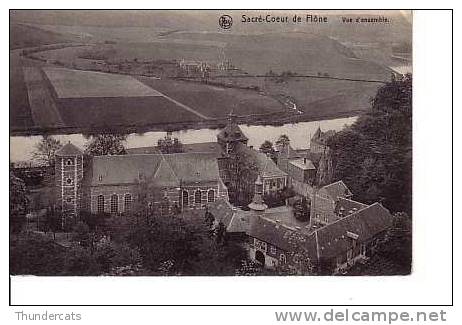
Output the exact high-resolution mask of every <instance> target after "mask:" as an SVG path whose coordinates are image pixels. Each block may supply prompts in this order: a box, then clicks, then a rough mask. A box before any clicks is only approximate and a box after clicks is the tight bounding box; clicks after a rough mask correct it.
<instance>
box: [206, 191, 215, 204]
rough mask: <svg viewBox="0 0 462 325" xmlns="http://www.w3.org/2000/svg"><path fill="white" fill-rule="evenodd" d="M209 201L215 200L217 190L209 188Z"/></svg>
mask: <svg viewBox="0 0 462 325" xmlns="http://www.w3.org/2000/svg"><path fill="white" fill-rule="evenodd" d="M207 202H215V191H214V190H209V191H208V192H207Z"/></svg>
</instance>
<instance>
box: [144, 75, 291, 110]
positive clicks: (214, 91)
mask: <svg viewBox="0 0 462 325" xmlns="http://www.w3.org/2000/svg"><path fill="white" fill-rule="evenodd" d="M137 78H138V79H139V80H140V81H142V82H144V83H145V84H147V85H149V86H150V87H152V88H154V89H157V90H159V91H160V92H162V93H163V94H165V95H167V96H169V97H172V98H174V99H176V100H178V101H179V102H181V103H183V104H186V105H188V106H190V107H192V108H193V109H195V110H197V111H198V112H200V113H202V114H204V115H206V116H209V117H211V118H219V119H224V118H226V116H227V115H228V114H229V112H231V111H234V113H235V114H236V115H239V116H247V115H260V114H269V113H276V112H282V111H286V110H287V109H286V108H285V107H284V106H283V105H282V104H281V103H279V102H278V101H277V100H275V99H273V98H271V97H268V96H264V95H261V94H259V93H258V92H256V91H252V90H242V89H234V88H220V87H214V86H210V85H205V84H199V83H193V82H186V81H174V80H157V79H154V78H147V77H137Z"/></svg>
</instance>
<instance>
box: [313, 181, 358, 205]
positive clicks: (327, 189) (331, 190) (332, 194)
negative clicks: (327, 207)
mask: <svg viewBox="0 0 462 325" xmlns="http://www.w3.org/2000/svg"><path fill="white" fill-rule="evenodd" d="M319 192H320V194H326V195H327V196H329V198H330V199H332V200H334V201H337V199H338V198H339V197H349V196H352V195H353V194H352V193H351V191H350V190H349V189H348V187H347V186H346V185H345V183H344V182H343V181H337V182H335V183H332V184H329V185H325V186H323V187H321V189H320V190H319Z"/></svg>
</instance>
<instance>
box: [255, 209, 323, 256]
mask: <svg viewBox="0 0 462 325" xmlns="http://www.w3.org/2000/svg"><path fill="white" fill-rule="evenodd" d="M249 235H250V236H251V237H254V238H257V239H259V240H262V241H264V242H266V243H269V244H271V245H274V246H276V247H278V248H280V249H282V250H284V251H286V252H292V253H293V252H301V251H303V252H305V253H306V255H307V257H309V258H310V259H312V260H313V261H315V260H317V248H316V238H315V234H314V233H311V234H309V235H307V234H303V233H301V232H300V231H298V230H296V229H295V228H292V227H288V226H286V225H284V224H282V223H278V222H276V221H274V220H271V219H268V218H266V216H262V217H255V218H253V219H252V221H251V226H250V233H249Z"/></svg>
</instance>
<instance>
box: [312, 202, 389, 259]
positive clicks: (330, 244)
mask: <svg viewBox="0 0 462 325" xmlns="http://www.w3.org/2000/svg"><path fill="white" fill-rule="evenodd" d="M392 221H393V216H392V215H391V214H390V212H389V211H388V210H387V209H385V208H384V207H383V206H382V205H381V204H380V203H374V204H372V205H370V206H367V207H365V208H363V209H361V210H358V211H357V212H355V213H353V214H350V215H349V216H347V217H345V218H342V219H339V220H337V221H335V222H333V223H331V224H329V225H326V226H324V227H322V228H319V229H318V230H317V231H316V235H317V240H318V247H319V253H320V256H321V257H327V258H328V257H334V256H337V255H338V254H339V253H342V252H345V251H346V250H347V249H348V248H349V247H350V241H351V239H350V238H349V237H348V236H347V232H350V233H353V234H355V235H357V236H358V237H357V240H358V241H359V242H364V241H366V240H368V239H371V238H372V237H374V236H375V235H377V234H379V233H381V232H382V231H384V230H386V229H388V228H389V227H390V226H391V225H392Z"/></svg>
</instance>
